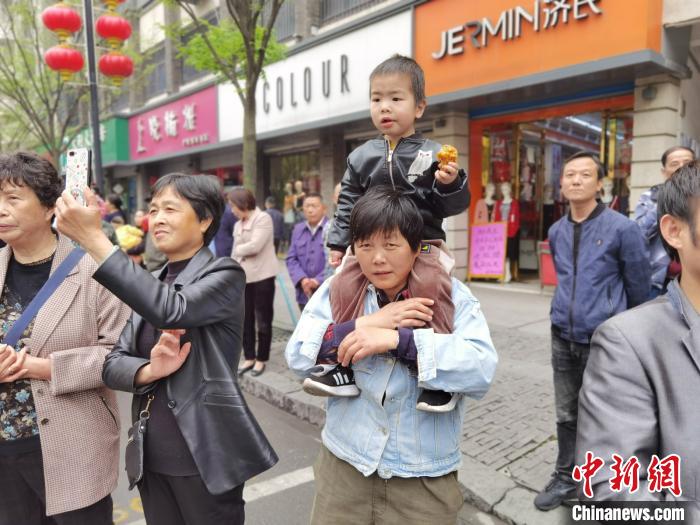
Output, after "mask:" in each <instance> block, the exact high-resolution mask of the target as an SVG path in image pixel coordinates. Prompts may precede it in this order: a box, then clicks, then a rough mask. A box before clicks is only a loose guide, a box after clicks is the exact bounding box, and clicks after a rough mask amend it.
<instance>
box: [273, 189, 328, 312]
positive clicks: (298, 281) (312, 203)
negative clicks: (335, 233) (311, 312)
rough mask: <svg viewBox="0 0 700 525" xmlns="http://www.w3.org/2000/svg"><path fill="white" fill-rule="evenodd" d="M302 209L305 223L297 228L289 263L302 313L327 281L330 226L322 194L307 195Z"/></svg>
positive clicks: (289, 254) (290, 248)
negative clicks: (325, 243) (327, 245)
mask: <svg viewBox="0 0 700 525" xmlns="http://www.w3.org/2000/svg"><path fill="white" fill-rule="evenodd" d="M302 209H303V211H304V217H305V218H306V220H305V221H304V222H300V223H299V224H297V225H296V226H295V227H294V232H293V233H292V243H291V245H290V246H289V251H288V252H287V259H286V262H287V270H288V271H289V277H290V278H291V279H292V284H294V287H295V288H296V295H297V304H298V305H299V310H301V311H303V310H304V306H306V303H307V302H308V301H309V297H311V296H312V295H313V293H314V292H315V291H316V290H317V289H318V287H319V286H321V283H322V282H323V280H324V278H325V269H326V260H327V257H326V251H325V248H324V246H323V240H324V239H325V238H326V235H325V231H326V229H327V226H328V217H326V207H325V206H324V205H323V198H322V197H321V195H320V194H319V193H313V192H312V193H307V194H306V197H305V198H304V204H303V206H302ZM280 216H281V214H280Z"/></svg>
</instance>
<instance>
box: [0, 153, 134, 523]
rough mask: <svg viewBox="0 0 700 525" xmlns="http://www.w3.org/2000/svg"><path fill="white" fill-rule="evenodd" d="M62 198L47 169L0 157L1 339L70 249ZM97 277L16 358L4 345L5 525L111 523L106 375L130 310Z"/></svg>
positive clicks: (114, 445)
mask: <svg viewBox="0 0 700 525" xmlns="http://www.w3.org/2000/svg"><path fill="white" fill-rule="evenodd" d="M61 189H62V183H61V180H60V179H59V177H58V174H57V173H56V170H55V169H54V167H53V166H52V165H51V164H50V163H49V162H48V161H47V160H45V159H42V158H40V157H38V156H37V155H35V154H33V153H16V154H12V155H2V156H0V239H2V240H3V241H5V242H6V243H7V246H6V247H5V248H3V249H2V250H0V337H2V338H4V337H5V335H6V334H7V331H8V329H9V328H10V327H11V326H12V324H13V323H14V322H15V321H16V320H17V319H18V318H19V317H20V316H21V314H22V310H23V309H24V308H26V307H27V305H28V304H29V303H30V301H31V300H32V299H33V298H34V296H35V295H36V294H37V292H38V291H39V289H40V288H41V287H42V286H43V284H44V283H45V282H46V280H47V279H48V277H49V275H50V274H51V273H53V272H54V271H55V269H56V268H57V267H58V265H59V264H60V263H61V262H62V261H63V260H64V259H65V258H66V257H67V256H68V254H69V253H70V252H71V251H72V250H73V245H72V244H71V242H70V240H69V239H68V238H66V237H63V236H61V235H58V234H57V233H56V232H55V231H54V230H52V229H51V221H52V218H53V214H54V203H55V202H56V199H57V198H58V196H59V195H60V192H61ZM96 268H97V264H95V262H94V261H93V260H92V259H91V258H90V257H88V256H84V257H83V258H82V259H81V260H80V261H79V262H78V264H77V265H76V266H75V267H74V268H73V270H72V271H71V272H70V273H69V274H68V276H67V277H66V278H65V279H64V280H63V282H62V283H61V284H60V285H59V286H58V288H57V289H56V291H55V292H54V293H53V294H52V295H51V297H50V298H49V299H48V300H47V301H46V303H44V305H43V306H42V308H41V309H40V310H39V313H38V314H37V316H36V318H35V319H34V321H33V322H32V323H30V324H29V326H28V327H27V329H26V330H25V332H24V334H23V338H22V339H20V341H19V343H18V344H17V348H11V347H9V346H6V345H0V494H1V495H2V496H0V525H18V524H22V525H44V524H55V525H81V524H84V525H102V524H105V525H106V524H110V525H111V523H112V500H111V497H110V493H111V492H112V491H113V490H114V489H115V487H116V485H117V469H118V465H119V415H118V412H117V403H116V399H115V395H114V392H112V391H111V390H109V389H107V388H106V387H105V386H104V384H103V382H102V378H101V374H102V365H103V363H104V359H105V356H106V355H107V354H108V353H109V352H110V350H111V349H112V346H113V345H114V343H115V342H116V341H117V339H118V337H119V334H120V333H121V331H122V329H123V327H124V325H125V323H126V321H127V318H128V316H129V313H130V310H129V309H128V308H127V307H126V306H125V305H124V304H123V303H121V302H120V301H119V300H118V299H117V298H116V297H115V296H114V295H112V294H111V293H110V292H109V291H107V290H106V289H105V288H104V287H102V286H101V285H99V284H98V283H97V282H96V281H94V280H93V279H92V274H93V273H94V271H95V269H96ZM47 515H48V516H50V519H47Z"/></svg>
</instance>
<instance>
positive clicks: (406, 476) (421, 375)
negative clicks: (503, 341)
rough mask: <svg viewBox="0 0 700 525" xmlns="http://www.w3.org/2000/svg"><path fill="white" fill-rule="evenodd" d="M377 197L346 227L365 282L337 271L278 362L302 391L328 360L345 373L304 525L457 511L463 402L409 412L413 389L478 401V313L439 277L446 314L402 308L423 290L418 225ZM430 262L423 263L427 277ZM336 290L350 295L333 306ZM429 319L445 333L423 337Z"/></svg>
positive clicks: (436, 519)
mask: <svg viewBox="0 0 700 525" xmlns="http://www.w3.org/2000/svg"><path fill="white" fill-rule="evenodd" d="M382 190H383V189H382V188H374V189H373V190H371V191H370V192H368V193H367V194H366V195H365V196H363V197H361V198H360V199H359V200H358V201H357V204H356V206H355V208H354V209H353V212H352V215H351V218H350V238H351V242H352V247H353V250H354V254H355V256H356V257H357V260H358V264H359V265H360V267H361V268H362V275H363V277H364V282H363V283H360V282H356V281H352V282H347V281H346V280H345V279H344V276H343V273H344V271H345V270H344V269H343V270H342V271H341V273H340V274H336V275H334V276H332V277H330V278H328V279H326V281H325V282H324V283H323V284H322V285H321V287H320V288H319V289H318V291H317V292H316V293H315V294H314V295H313V296H312V297H311V300H310V301H309V303H308V304H307V306H306V308H305V309H304V311H303V312H302V315H301V319H300V321H299V323H298V324H297V327H296V329H295V330H294V333H293V334H292V336H291V338H290V340H289V343H288V344H287V348H286V352H285V356H286V359H287V363H288V365H289V367H290V368H291V369H292V370H293V371H295V372H296V373H298V374H299V375H301V376H302V377H306V378H307V379H308V378H309V377H311V374H312V373H313V372H314V371H315V370H317V369H318V368H319V367H321V366H322V365H323V364H324V363H326V362H328V359H333V360H336V361H338V362H345V364H349V363H350V362H352V364H353V367H354V371H355V378H356V381H357V389H358V390H359V396H358V395H355V397H329V398H328V406H327V410H326V424H325V426H324V429H323V433H322V439H323V444H322V448H321V451H320V454H319V457H318V459H317V460H316V463H315V465H314V478H315V487H316V495H315V497H314V503H313V510H312V515H311V523H312V524H313V525H321V524H332V525H342V524H355V523H367V524H373V523H403V522H405V523H430V524H435V525H442V524H455V523H456V522H457V513H458V512H459V510H460V509H461V507H462V504H463V502H464V499H463V497H462V492H461V490H460V487H459V484H458V482H457V469H458V468H459V465H460V460H461V455H462V453H461V450H460V439H461V432H460V431H459V429H461V428H462V423H463V415H464V409H465V406H466V400H465V398H464V397H463V396H462V395H458V396H457V397H458V398H459V402H458V403H457V408H456V409H454V410H452V411H449V412H444V413H426V412H423V411H420V410H417V409H416V405H417V403H418V399H419V391H420V390H419V388H418V383H419V382H420V383H421V385H422V386H423V387H425V388H426V389H435V390H444V391H448V392H453V393H458V394H464V395H466V396H469V397H472V398H474V399H479V398H481V397H482V396H483V395H484V394H485V393H486V391H487V390H488V388H489V385H490V383H491V380H492V378H493V374H494V371H495V367H496V363H497V356H496V351H495V349H494V347H493V343H492V342H491V337H490V335H489V330H488V326H487V324H486V320H485V319H484V316H483V313H482V312H481V309H480V307H479V302H478V301H477V299H476V298H475V297H474V296H473V295H472V294H471V293H470V292H469V289H468V288H467V286H466V285H465V284H464V283H462V282H460V281H458V280H457V279H454V278H450V277H448V276H447V275H446V274H445V273H444V272H442V275H445V279H446V280H447V281H449V284H448V286H449V291H450V297H451V299H450V300H449V301H448V302H447V304H445V303H443V301H441V300H435V301H433V300H429V299H427V298H426V297H425V296H421V295H418V294H415V295H414V294H410V295H409V296H408V297H405V298H403V299H401V297H403V295H404V292H405V291H409V292H410V291H416V290H418V291H422V290H426V289H428V288H430V287H431V286H434V285H433V284H431V283H429V282H421V280H420V279H418V280H416V278H415V277H414V272H417V271H418V272H419V271H420V270H417V265H418V262H417V261H418V260H419V259H420V258H421V257H423V255H419V254H421V253H422V251H423V244H424V243H421V236H422V232H423V225H422V217H421V213H420V212H419V210H418V209H417V207H416V205H415V204H414V203H413V202H412V200H411V199H410V198H409V197H408V196H405V195H402V194H401V193H399V192H396V191H393V190H391V188H389V190H388V191H383V192H382ZM438 252H439V250H432V251H431V252H430V255H431V257H430V260H431V261H432V262H431V264H432V267H433V269H435V268H437V267H439V266H440V263H439V261H438V258H439V254H438ZM433 271H434V270H433ZM416 286H417V288H416ZM343 289H349V293H347V294H344V297H343V298H341V299H340V300H339V298H338V296H337V295H336V292H337V291H339V290H343ZM348 298H350V299H351V300H350V301H347V299H348ZM394 298H396V299H394ZM428 304H430V305H431V306H430V308H428V307H427V305H428ZM452 305H453V306H454V308H450V307H451V306H452ZM446 307H447V308H446ZM447 312H450V315H447ZM430 314H432V316H433V318H439V319H440V321H439V322H437V324H438V325H440V326H445V325H447V324H449V325H450V332H449V333H447V332H446V333H436V332H437V330H434V328H433V326H432V325H430V327H429V325H428V323H429V322H431V318H430ZM397 327H398V329H397ZM411 327H413V328H415V329H413V330H411V329H410V328H411ZM435 328H437V327H435Z"/></svg>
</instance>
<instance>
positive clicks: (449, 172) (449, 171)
mask: <svg viewBox="0 0 700 525" xmlns="http://www.w3.org/2000/svg"><path fill="white" fill-rule="evenodd" d="M458 174H459V165H458V164H457V163H456V162H448V163H447V166H443V167H442V169H438V170H437V171H436V172H435V178H436V179H437V181H438V182H439V183H440V184H452V183H453V182H454V181H455V179H456V178H457V175H458Z"/></svg>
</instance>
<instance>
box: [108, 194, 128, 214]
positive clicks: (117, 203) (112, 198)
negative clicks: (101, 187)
mask: <svg viewBox="0 0 700 525" xmlns="http://www.w3.org/2000/svg"><path fill="white" fill-rule="evenodd" d="M107 202H109V203H110V204H111V205H112V206H114V207H115V208H117V209H118V210H121V209H122V204H124V203H123V202H122V198H121V197H120V196H119V195H117V194H116V193H110V194H109V195H107Z"/></svg>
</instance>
